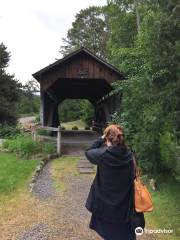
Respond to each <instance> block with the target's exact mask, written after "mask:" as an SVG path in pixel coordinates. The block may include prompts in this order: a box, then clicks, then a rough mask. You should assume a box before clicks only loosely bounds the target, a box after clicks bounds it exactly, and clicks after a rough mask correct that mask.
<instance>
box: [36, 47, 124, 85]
mask: <svg viewBox="0 0 180 240" xmlns="http://www.w3.org/2000/svg"><path fill="white" fill-rule="evenodd" d="M82 54H84V55H89V56H90V57H92V58H93V59H94V60H95V61H96V62H98V63H100V64H102V65H103V66H105V67H106V68H108V69H109V70H110V71H112V72H114V73H116V74H117V75H118V76H119V79H124V78H125V77H124V75H123V73H122V72H121V71H119V69H117V68H116V67H114V66H113V65H112V64H110V63H108V62H106V61H105V60H103V59H102V58H100V57H98V56H97V55H95V54H94V53H92V52H91V51H90V50H88V49H87V48H84V47H82V48H80V49H78V50H76V51H74V52H72V53H70V54H68V55H67V56H65V57H64V58H62V59H59V60H57V61H55V62H54V63H52V64H50V65H48V66H46V67H44V68H42V69H41V70H39V71H37V72H35V73H34V74H32V76H33V77H34V78H35V79H36V80H38V81H40V78H41V75H42V74H44V73H47V72H50V71H52V70H53V69H54V68H57V67H61V66H62V65H64V64H65V63H67V62H69V61H70V60H72V59H74V58H76V57H78V56H82Z"/></svg>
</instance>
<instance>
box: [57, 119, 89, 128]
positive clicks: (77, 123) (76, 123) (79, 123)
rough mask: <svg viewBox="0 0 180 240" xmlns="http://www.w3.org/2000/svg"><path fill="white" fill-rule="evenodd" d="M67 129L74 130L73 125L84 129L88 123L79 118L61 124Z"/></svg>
mask: <svg viewBox="0 0 180 240" xmlns="http://www.w3.org/2000/svg"><path fill="white" fill-rule="evenodd" d="M61 125H62V127H65V129H67V130H72V127H74V126H77V127H78V128H79V129H84V128H85V126H86V124H85V123H84V122H83V121H82V120H77V121H73V122H66V123H62V124H61Z"/></svg>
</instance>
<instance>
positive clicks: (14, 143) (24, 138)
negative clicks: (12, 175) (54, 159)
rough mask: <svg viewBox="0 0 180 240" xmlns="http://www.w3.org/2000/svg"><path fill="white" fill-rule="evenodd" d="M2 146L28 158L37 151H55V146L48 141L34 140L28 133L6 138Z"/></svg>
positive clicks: (44, 152) (45, 152)
mask: <svg viewBox="0 0 180 240" xmlns="http://www.w3.org/2000/svg"><path fill="white" fill-rule="evenodd" d="M3 147H4V148H5V149H8V150H9V151H11V152H14V153H16V154H18V155H19V156H21V157H26V158H30V157H32V156H34V155H36V154H38V153H43V154H50V153H53V152H55V147H54V146H53V145H52V144H50V143H42V142H35V141H34V140H33V139H32V137H31V136H29V135H19V136H17V137H15V138H13V139H7V140H6V141H5V142H4V143H3Z"/></svg>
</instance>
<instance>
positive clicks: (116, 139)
mask: <svg viewBox="0 0 180 240" xmlns="http://www.w3.org/2000/svg"><path fill="white" fill-rule="evenodd" d="M104 138H105V141H109V142H111V144H112V145H117V144H124V130H123V128H122V127H121V126H120V125H117V124H111V125H109V126H108V127H107V128H106V129H105V130H104Z"/></svg>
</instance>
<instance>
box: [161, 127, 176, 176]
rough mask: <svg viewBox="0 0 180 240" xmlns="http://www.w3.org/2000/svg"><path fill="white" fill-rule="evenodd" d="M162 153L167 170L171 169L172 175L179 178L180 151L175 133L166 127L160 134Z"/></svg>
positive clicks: (163, 163)
mask: <svg viewBox="0 0 180 240" xmlns="http://www.w3.org/2000/svg"><path fill="white" fill-rule="evenodd" d="M160 154H161V159H162V165H163V167H164V168H165V170H166V171H171V173H172V175H175V177H176V176H177V178H178V176H180V163H179V158H180V151H179V148H178V146H177V140H176V137H175V135H174V134H173V133H172V132H171V131H169V130H168V129H166V128H165V129H164V131H163V133H162V134H161V136H160Z"/></svg>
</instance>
